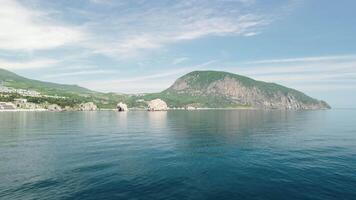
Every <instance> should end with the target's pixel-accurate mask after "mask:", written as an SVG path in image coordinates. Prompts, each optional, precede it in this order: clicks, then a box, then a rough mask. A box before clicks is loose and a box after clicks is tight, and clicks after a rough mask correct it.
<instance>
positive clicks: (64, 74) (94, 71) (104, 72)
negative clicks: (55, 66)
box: [43, 69, 119, 79]
mask: <svg viewBox="0 0 356 200" xmlns="http://www.w3.org/2000/svg"><path fill="white" fill-rule="evenodd" d="M113 73H114V74H119V72H118V71H116V70H100V69H98V70H85V71H74V72H66V73H56V74H47V75H44V76H43V77H44V78H47V79H48V78H60V77H68V76H81V75H99V74H113Z"/></svg>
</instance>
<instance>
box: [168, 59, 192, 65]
mask: <svg viewBox="0 0 356 200" xmlns="http://www.w3.org/2000/svg"><path fill="white" fill-rule="evenodd" d="M187 60H189V58H188V57H180V58H176V59H174V60H173V61H172V64H173V65H178V64H180V63H183V62H185V61H187Z"/></svg>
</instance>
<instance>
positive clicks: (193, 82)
mask: <svg viewBox="0 0 356 200" xmlns="http://www.w3.org/2000/svg"><path fill="white" fill-rule="evenodd" d="M145 98H146V99H153V98H161V99H163V100H165V101H166V102H167V103H168V104H169V105H170V106H171V107H172V106H173V107H182V106H195V107H214V108H226V107H251V108H259V109H295V110H298V109H328V108H330V106H329V105H328V104H327V103H326V102H324V101H319V100H317V99H314V98H311V97H309V96H307V95H305V94H304V93H302V92H299V91H297V90H294V89H291V88H287V87H284V86H282V85H278V84H275V83H267V82H263V81H256V80H254V79H251V78H248V77H245V76H240V75H237V74H232V73H227V72H221V71H194V72H191V73H188V74H186V75H184V76H182V77H180V78H179V79H178V80H176V81H175V83H174V84H173V85H172V86H171V87H169V88H168V89H167V90H164V91H163V92H161V93H156V94H148V95H146V96H145Z"/></svg>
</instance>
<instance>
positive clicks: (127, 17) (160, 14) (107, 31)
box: [84, 0, 272, 57]
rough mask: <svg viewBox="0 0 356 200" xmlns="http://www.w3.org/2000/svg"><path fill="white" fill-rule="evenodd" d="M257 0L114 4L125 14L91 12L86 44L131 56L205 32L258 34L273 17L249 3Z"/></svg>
mask: <svg viewBox="0 0 356 200" xmlns="http://www.w3.org/2000/svg"><path fill="white" fill-rule="evenodd" d="M93 2H94V3H99V2H100V3H101V2H102V1H99V2H98V1H97V0H94V1H93ZM104 2H107V1H104ZM252 2H253V1H245V0H244V1H241V0H239V1H218V0H213V1H201V0H198V1H197V0H187V1H170V2H169V3H166V2H164V1H155V2H154V3H152V1H147V0H142V1H137V2H131V1H120V2H115V3H113V2H110V7H111V8H114V9H116V10H120V14H118V13H117V12H115V13H107V14H98V15H94V16H92V15H93V14H92V13H90V14H88V17H89V18H90V22H88V23H87V24H86V25H85V28H86V29H87V30H88V32H89V33H91V34H92V36H91V37H89V38H90V39H89V40H88V41H85V44H84V45H85V46H86V47H87V48H91V49H93V51H94V52H95V53H102V54H106V55H113V56H119V57H130V56H133V55H137V54H138V53H140V52H147V50H152V49H160V48H164V47H166V46H167V45H169V44H174V43H177V42H181V41H186V40H193V39H198V38H202V37H206V36H226V35H235V36H253V35H256V34H258V33H259V30H260V29H261V28H263V27H264V26H265V25H267V24H269V23H270V22H271V21H272V20H271V18H270V17H268V15H264V14H260V13H259V12H257V11H255V10H254V9H253V8H252V7H249V6H248V5H251V4H253V3H252ZM103 27H105V28H103ZM98 31H100V33H99V32H98Z"/></svg>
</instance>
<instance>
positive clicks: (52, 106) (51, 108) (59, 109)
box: [47, 104, 62, 112]
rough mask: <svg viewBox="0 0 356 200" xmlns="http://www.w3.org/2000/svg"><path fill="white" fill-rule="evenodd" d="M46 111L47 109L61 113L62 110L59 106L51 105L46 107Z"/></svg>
mask: <svg viewBox="0 0 356 200" xmlns="http://www.w3.org/2000/svg"><path fill="white" fill-rule="evenodd" d="M47 109H48V110H49V111H55V112H60V111H62V108H61V107H60V106H59V105H57V104H51V105H49V106H48V107H47Z"/></svg>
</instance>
